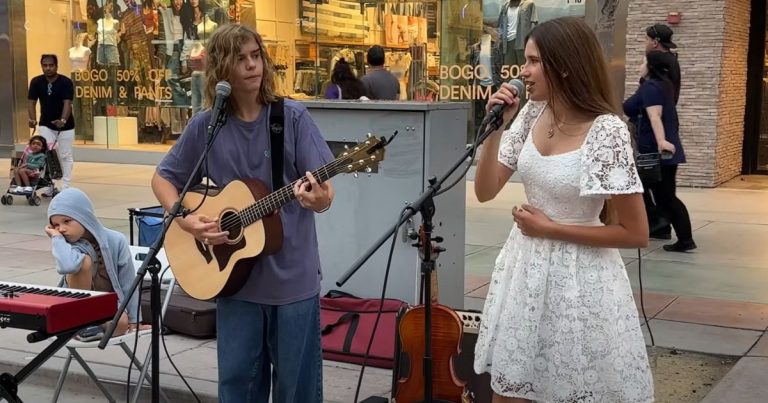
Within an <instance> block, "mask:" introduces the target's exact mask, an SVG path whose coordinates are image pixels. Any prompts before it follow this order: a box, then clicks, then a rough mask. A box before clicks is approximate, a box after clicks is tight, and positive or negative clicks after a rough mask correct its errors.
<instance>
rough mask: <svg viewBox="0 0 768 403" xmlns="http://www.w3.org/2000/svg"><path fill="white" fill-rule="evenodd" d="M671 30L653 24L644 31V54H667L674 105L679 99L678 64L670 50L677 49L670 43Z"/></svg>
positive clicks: (664, 26)
mask: <svg viewBox="0 0 768 403" xmlns="http://www.w3.org/2000/svg"><path fill="white" fill-rule="evenodd" d="M673 34H674V32H672V29H671V28H670V27H668V26H666V25H664V24H654V25H651V26H650V27H648V28H646V29H645V35H646V38H645V52H646V53H648V52H652V51H654V50H658V51H662V52H666V53H668V54H669V64H670V66H671V67H672V70H671V71H670V75H671V78H672V82H673V84H674V85H675V103H677V100H678V99H679V98H680V63H678V62H677V53H672V52H671V51H670V50H671V49H675V48H677V45H675V43H674V42H672V35H673Z"/></svg>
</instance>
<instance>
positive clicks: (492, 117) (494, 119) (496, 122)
mask: <svg viewBox="0 0 768 403" xmlns="http://www.w3.org/2000/svg"><path fill="white" fill-rule="evenodd" d="M509 84H510V85H512V86H513V87H515V90H517V97H518V98H520V96H521V95H522V94H524V93H525V83H523V81H522V80H520V79H517V78H513V79H511V80H509ZM507 106H508V105H507V104H496V105H494V106H493V108H491V110H490V111H489V112H488V114H487V115H485V118H483V125H486V124H492V125H493V126H495V127H496V129H498V128H499V126H501V123H502V120H503V119H504V109H506V108H507ZM496 129H494V130H496Z"/></svg>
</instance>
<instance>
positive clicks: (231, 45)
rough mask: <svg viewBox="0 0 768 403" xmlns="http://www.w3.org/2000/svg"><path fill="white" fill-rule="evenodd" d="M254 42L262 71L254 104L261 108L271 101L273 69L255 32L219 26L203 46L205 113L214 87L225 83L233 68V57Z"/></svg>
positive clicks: (234, 58)
mask: <svg viewBox="0 0 768 403" xmlns="http://www.w3.org/2000/svg"><path fill="white" fill-rule="evenodd" d="M252 39H253V40H255V41H256V44H257V45H259V49H261V60H262V62H263V64H264V68H263V71H262V74H261V86H260V87H259V92H258V93H257V94H256V100H257V101H258V102H259V103H261V104H267V103H270V102H274V101H275V98H276V96H275V80H274V74H275V65H274V63H273V62H272V58H271V57H270V56H269V53H267V49H266V47H264V41H263V40H262V39H261V35H259V34H258V33H257V32H256V31H254V30H252V29H250V28H248V27H246V26H244V25H240V24H226V25H221V26H219V27H218V28H217V29H216V31H214V32H213V35H211V39H210V40H209V41H208V45H206V49H205V50H206V63H205V92H204V103H203V107H204V108H205V109H210V108H211V106H213V101H214V100H215V99H216V83H218V82H219V81H222V80H227V81H229V78H230V74H231V72H232V71H234V69H235V66H236V65H237V57H238V55H239V54H240V49H241V48H242V47H243V44H244V43H246V42H248V41H249V40H252Z"/></svg>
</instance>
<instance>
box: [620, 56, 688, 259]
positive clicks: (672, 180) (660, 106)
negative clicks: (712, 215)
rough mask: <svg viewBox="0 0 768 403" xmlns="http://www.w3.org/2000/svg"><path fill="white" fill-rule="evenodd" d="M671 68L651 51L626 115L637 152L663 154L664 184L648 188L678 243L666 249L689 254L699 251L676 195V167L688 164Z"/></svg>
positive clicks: (667, 59) (686, 214) (627, 101)
mask: <svg viewBox="0 0 768 403" xmlns="http://www.w3.org/2000/svg"><path fill="white" fill-rule="evenodd" d="M671 68H672V66H671V63H670V58H669V55H668V54H667V53H665V52H660V51H654V52H649V53H648V54H647V55H646V63H645V66H644V68H643V78H644V80H643V81H642V83H641V84H640V87H639V88H638V89H637V91H636V92H635V94H634V95H632V96H631V97H629V99H627V100H626V101H625V102H624V113H625V114H626V115H627V116H629V117H630V119H632V120H635V121H636V122H637V148H638V151H639V152H640V153H641V154H645V153H654V152H659V153H662V160H661V181H660V182H658V183H655V184H650V185H649V187H650V189H651V192H652V193H653V197H654V199H655V201H656V206H657V207H658V208H659V210H660V213H661V215H662V216H663V217H665V218H667V219H668V220H669V221H670V222H671V223H672V227H673V228H674V229H675V233H676V234H677V242H675V243H673V244H669V245H664V250H666V251H673V252H687V251H689V250H693V249H696V243H695V242H694V241H693V235H692V231H691V219H690V216H689V215H688V209H686V207H685V204H683V202H682V201H681V200H680V199H678V198H677V196H676V194H675V188H676V176H677V166H678V164H684V163H685V152H684V151H683V145H682V144H681V142H680V134H679V132H678V129H679V122H678V119H677V108H676V106H675V87H674V84H673V83H672V80H671V75H670V74H671Z"/></svg>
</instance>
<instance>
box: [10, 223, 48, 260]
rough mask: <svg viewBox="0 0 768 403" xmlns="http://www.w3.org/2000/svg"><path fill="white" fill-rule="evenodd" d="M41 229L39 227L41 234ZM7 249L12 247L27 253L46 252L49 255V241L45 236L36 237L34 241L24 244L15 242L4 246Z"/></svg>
mask: <svg viewBox="0 0 768 403" xmlns="http://www.w3.org/2000/svg"><path fill="white" fill-rule="evenodd" d="M42 230H43V227H42V226H41V227H40V231H41V232H42ZM6 246H7V247H12V248H16V249H24V250H28V251H45V252H48V254H49V255H50V253H51V239H50V238H48V237H47V236H41V237H36V238H35V239H32V240H28V241H25V242H16V243H13V244H9V245H6Z"/></svg>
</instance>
